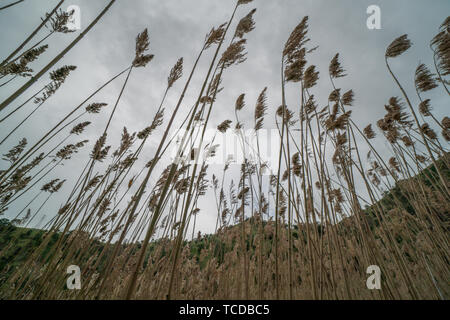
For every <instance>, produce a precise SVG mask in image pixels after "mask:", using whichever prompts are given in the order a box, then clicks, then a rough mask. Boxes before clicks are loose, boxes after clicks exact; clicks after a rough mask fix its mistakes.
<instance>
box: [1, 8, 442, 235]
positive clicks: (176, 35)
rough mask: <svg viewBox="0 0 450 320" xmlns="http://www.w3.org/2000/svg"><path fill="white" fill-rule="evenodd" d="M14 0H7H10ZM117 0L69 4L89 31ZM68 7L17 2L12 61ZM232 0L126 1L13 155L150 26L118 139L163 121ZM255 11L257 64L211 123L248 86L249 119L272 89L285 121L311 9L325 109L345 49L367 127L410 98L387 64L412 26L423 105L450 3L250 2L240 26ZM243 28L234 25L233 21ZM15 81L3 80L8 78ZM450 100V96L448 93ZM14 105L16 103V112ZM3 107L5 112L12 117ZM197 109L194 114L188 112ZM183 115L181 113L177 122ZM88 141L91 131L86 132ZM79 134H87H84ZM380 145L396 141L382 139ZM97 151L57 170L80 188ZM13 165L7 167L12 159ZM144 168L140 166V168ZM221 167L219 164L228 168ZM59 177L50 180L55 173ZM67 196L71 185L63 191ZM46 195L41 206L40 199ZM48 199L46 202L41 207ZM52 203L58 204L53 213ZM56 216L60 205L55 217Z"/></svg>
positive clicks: (117, 126) (89, 40) (404, 59)
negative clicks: (147, 55) (426, 71)
mask: <svg viewBox="0 0 450 320" xmlns="http://www.w3.org/2000/svg"><path fill="white" fill-rule="evenodd" d="M11 1H12V0H7V1H6V0H0V6H3V5H5V4H7V3H9V2H11ZM107 2H108V1H106V0H95V1H92V0H91V1H89V0H67V1H65V3H64V5H63V9H65V8H67V7H68V6H69V5H77V6H79V7H80V9H81V27H82V28H85V27H86V26H87V25H88V24H89V23H90V21H92V19H93V18H94V17H95V16H96V15H97V14H98V13H99V12H100V11H101V10H102V8H103V7H104V6H105V5H106V4H107ZM56 3H57V1H56V0H52V1H47V0H25V1H24V2H23V3H21V4H19V5H16V6H14V7H12V8H9V9H7V10H3V11H0V39H1V46H0V57H1V58H4V57H6V56H7V55H8V54H9V52H11V51H12V50H13V49H15V48H16V47H17V45H18V44H19V43H21V42H22V41H23V40H24V39H25V38H26V37H27V36H28V34H29V33H30V32H31V31H32V30H33V29H34V28H35V27H36V26H37V25H38V24H39V23H40V17H42V16H44V15H45V12H49V11H51V10H52V8H53V7H54V6H55V4H56ZM372 4H375V5H378V6H379V7H380V9H381V30H369V29H368V28H367V27H366V20H367V17H368V15H367V14H366V9H367V7H368V6H369V5H372ZM234 5H235V1H232V0H164V1H157V0H117V1H116V3H115V4H114V5H113V6H112V8H111V9H110V11H109V12H108V13H107V14H106V15H105V16H104V17H103V19H102V20H101V21H100V22H99V23H98V24H97V25H96V26H95V27H94V28H93V29H92V30H91V31H90V32H89V33H88V35H87V36H86V37H85V38H84V39H83V40H82V41H81V42H80V43H79V44H78V45H77V46H75V47H74V48H73V49H72V50H71V51H70V52H69V53H68V54H67V55H66V56H65V57H64V59H63V60H62V61H60V62H59V63H58V64H57V65H56V66H55V68H56V67H60V66H62V65H64V64H67V65H76V66H77V69H76V71H74V72H73V73H72V74H71V75H70V76H69V78H68V79H67V81H66V83H64V85H63V87H62V88H61V89H60V90H58V92H57V93H56V94H55V96H53V97H52V98H51V99H50V100H49V101H48V102H46V104H45V105H43V107H42V112H40V113H39V115H36V116H33V118H32V119H30V121H29V122H27V124H26V126H24V127H23V128H22V129H21V130H19V131H18V132H16V133H15V134H14V135H13V136H12V137H11V138H10V139H9V140H8V141H7V143H5V145H2V146H0V151H1V153H2V154H3V153H6V151H7V150H8V149H9V147H11V146H13V145H14V144H16V143H17V142H18V141H19V140H20V139H21V138H22V137H24V136H26V137H27V138H28V139H29V143H30V144H31V143H33V142H35V141H37V139H39V138H40V137H41V136H42V134H44V133H45V132H46V130H48V128H50V127H51V126H52V125H54V124H56V123H57V122H58V120H59V119H60V118H61V117H62V116H63V115H65V114H66V113H67V112H68V111H69V110H71V109H72V108H73V107H74V106H76V105H77V104H78V103H80V102H81V101H82V100H84V98H85V97H87V96H88V95H89V94H90V93H91V92H92V91H93V90H94V89H96V88H97V87H99V86H100V85H101V84H103V83H104V82H105V81H107V80H108V79H109V78H111V77H112V76H113V75H115V74H116V73H118V72H119V71H121V70H123V69H124V68H125V67H127V66H128V65H129V64H130V62H131V61H132V59H133V57H134V46H135V37H136V35H137V34H138V33H139V32H141V31H143V30H144V29H145V28H148V30H149V34H150V41H151V44H150V52H151V53H153V54H154V55H155V58H154V60H153V61H151V63H150V64H149V65H148V66H147V67H146V68H139V69H137V70H135V71H133V73H132V76H131V78H130V81H129V85H128V86H127V88H126V90H125V93H124V95H123V98H122V100H121V102H120V104H119V106H118V111H117V113H116V115H115V117H114V119H113V123H112V127H111V129H110V133H109V135H108V144H112V145H113V149H114V148H115V147H116V146H117V144H118V142H119V138H120V133H121V131H122V128H123V126H127V128H128V129H129V131H130V132H134V131H139V130H141V129H143V128H144V127H146V126H147V125H149V123H150V122H151V121H152V119H153V116H154V113H155V111H156V108H157V107H158V105H159V102H160V100H161V97H162V95H163V93H164V90H165V86H166V78H167V75H168V72H169V70H170V69H171V68H172V66H173V65H174V63H175V62H176V61H177V59H178V58H179V57H184V62H185V63H184V75H185V76H184V77H183V78H182V79H181V80H180V81H178V82H177V84H176V85H175V87H174V89H173V90H172V91H171V93H170V95H169V97H168V99H167V101H166V103H165V107H166V118H165V120H166V121H167V119H168V116H169V115H170V110H172V108H173V106H174V105H175V104H176V101H177V100H178V97H179V94H180V92H181V89H182V86H183V85H184V80H185V79H186V74H188V73H189V71H190V69H191V67H192V65H193V62H194V59H195V58H196V56H197V54H198V52H199V50H200V48H201V46H202V43H203V40H204V37H205V34H206V33H207V32H208V31H209V30H210V29H211V27H213V26H218V25H219V24H221V23H223V22H225V21H227V20H228V19H229V16H230V14H231V12H232V10H233V8H234ZM252 8H257V11H256V13H255V15H254V19H255V21H256V28H255V30H253V31H252V32H251V33H250V34H248V35H247V41H248V42H247V45H246V49H247V52H248V54H247V61H246V62H245V63H244V64H241V65H239V66H237V67H235V66H233V67H231V68H229V70H227V71H226V73H225V74H224V79H223V82H222V85H223V86H224V88H225V89H224V90H223V92H221V93H220V95H219V97H218V99H217V102H216V104H215V107H214V109H213V113H212V116H211V117H212V118H211V123H210V125H211V127H212V128H215V127H216V125H217V124H219V123H220V122H222V121H223V120H225V119H231V120H234V102H235V100H236V98H237V96H238V95H239V94H241V93H246V104H247V107H246V109H244V110H243V113H242V116H243V118H244V122H245V119H246V121H247V123H249V126H251V125H250V124H252V123H253V120H252V119H253V110H254V105H255V101H256V98H257V96H258V94H259V93H260V91H261V90H262V89H263V88H264V87H266V86H267V87H268V89H267V97H268V100H267V101H268V105H269V114H268V115H267V118H266V121H265V125H266V127H267V128H270V127H273V126H274V122H273V118H274V117H273V111H274V110H276V108H277V106H279V105H280V103H281V97H280V79H279V78H280V76H279V74H280V71H279V69H280V60H281V51H282V48H283V46H284V43H285V41H286V39H287V38H288V36H289V34H290V32H291V31H292V30H293V29H294V27H295V26H296V25H297V24H298V23H299V22H300V21H301V19H302V18H303V16H305V15H308V16H309V18H310V20H309V30H310V31H309V37H310V38H311V45H312V46H316V45H317V46H319V48H318V50H316V51H315V52H314V53H313V54H311V55H310V57H309V63H310V64H315V65H316V66H317V67H318V69H319V71H320V72H321V74H320V76H321V78H320V80H319V82H318V85H317V86H316V87H315V88H314V89H313V93H314V94H315V96H316V97H317V100H318V104H319V106H320V107H322V106H324V105H325V104H326V101H327V97H328V94H329V92H330V91H331V84H330V82H329V79H328V75H327V74H328V72H327V71H328V65H329V61H330V60H331V58H332V57H333V56H334V55H335V54H336V53H337V52H339V53H340V56H341V62H342V64H343V66H344V68H345V69H346V71H347V73H348V76H347V77H345V78H343V79H341V80H339V81H338V83H337V86H338V87H341V88H342V90H344V91H346V90H348V89H353V90H354V92H355V104H354V107H353V108H352V110H353V119H354V121H355V122H356V123H359V124H360V125H361V127H365V126H366V125H367V124H369V123H375V121H376V120H377V119H379V118H381V117H382V116H383V115H384V113H385V110H384V108H383V105H384V104H385V103H386V102H387V100H388V99H389V97H391V96H398V95H400V92H399V90H398V88H397V87H396V86H395V84H394V82H393V80H392V78H391V77H390V76H389V75H388V73H387V70H386V67H385V65H384V53H385V49H386V46H387V45H388V44H389V43H390V42H391V41H392V40H393V39H395V38H396V37H398V36H400V35H402V34H404V33H407V34H408V35H409V38H410V39H411V40H412V42H413V47H412V48H411V49H410V50H409V51H408V52H407V53H406V54H404V55H402V56H401V57H399V58H397V59H395V60H394V61H392V66H393V69H394V71H395V72H396V74H397V75H398V76H399V79H400V81H401V82H402V83H404V84H405V86H406V89H407V92H408V93H409V94H410V97H412V98H413V99H412V100H413V102H414V104H417V98H416V95H415V91H414V88H413V86H412V83H413V79H414V71H415V68H416V66H417V65H418V63H419V62H423V63H425V64H427V65H428V66H431V64H432V55H431V51H430V49H429V47H428V45H429V41H430V39H431V38H432V37H433V36H434V35H435V34H436V33H437V30H438V27H439V25H440V24H441V23H442V22H443V21H444V19H445V18H446V17H447V16H448V15H449V13H450V1H448V0H433V1H425V0H414V1H412V0H394V1H393V0H385V1H379V0H358V1H356V0H340V1H332V0H327V1H325V0H277V1H275V0H254V1H253V2H252V3H250V4H247V5H245V6H241V7H240V8H239V9H238V12H237V19H235V22H237V21H238V20H239V19H240V18H241V17H243V16H245V15H246V14H247V13H248V12H249V11H250V10H251V9H252ZM232 28H234V25H233V27H232ZM46 33H47V31H46V30H42V31H41V32H40V33H39V34H38V35H37V37H36V39H40V38H42V37H44V36H45V35H46ZM78 33H79V31H77V32H75V33H73V34H67V35H64V34H56V35H54V36H52V37H50V38H49V41H48V44H49V46H50V48H49V50H48V51H47V52H46V53H45V54H44V55H43V56H42V58H41V59H39V61H38V62H36V63H33V65H32V68H33V69H34V70H35V71H37V70H40V68H41V67H42V66H43V65H44V63H47V62H48V61H50V60H51V58H52V57H53V56H55V55H56V54H57V53H58V52H59V51H60V50H62V48H64V47H65V46H66V45H67V44H68V43H69V42H70V41H71V40H72V39H73V38H74V37H76V35H78ZM212 52H213V51H212V50H211V51H210V52H208V53H209V55H206V56H205V57H204V59H203V60H202V61H201V65H200V68H199V70H198V72H197V73H196V75H195V76H194V79H193V84H192V85H191V89H190V90H189V91H188V93H187V96H186V98H185V100H184V102H183V104H182V110H183V112H185V111H186V110H188V108H189V107H190V106H191V105H192V104H193V103H194V101H195V99H196V97H197V95H198V89H199V87H200V85H201V81H202V80H203V77H204V75H205V73H206V70H207V69H206V68H207V67H208V64H209V61H210V57H211V56H210V54H211V53H212ZM0 81H1V82H3V81H2V80H0ZM24 82H25V80H23V79H16V80H14V82H13V83H12V84H11V85H9V86H5V87H1V88H0V97H1V98H2V99H4V98H6V97H7V96H8V94H10V93H11V92H13V91H14V90H15V89H17V88H18V87H19V86H20V85H22V84H23V83H24ZM47 82H48V75H46V76H44V77H43V78H42V79H41V80H40V81H39V82H38V83H37V84H35V85H34V86H33V87H32V89H31V90H29V92H26V93H25V94H24V95H22V96H21V97H20V98H19V99H17V100H16V101H15V102H14V103H13V104H12V105H10V106H9V108H8V109H7V110H12V108H13V106H17V105H18V104H19V103H21V102H23V101H25V100H26V98H27V97H29V96H30V95H31V92H34V91H36V90H38V89H39V88H41V87H42V86H43V85H44V84H46V83H47ZM122 83H123V78H121V79H118V80H116V81H115V82H114V83H112V84H111V85H110V86H108V87H107V88H106V89H105V90H104V91H102V92H101V93H100V94H99V95H98V96H97V97H96V98H94V99H93V100H92V102H107V103H109V104H110V105H111V104H113V103H114V101H115V99H116V98H117V95H118V93H119V90H120V87H121V85H122ZM434 91H438V92H436V93H432V94H430V95H427V97H430V98H432V101H433V106H434V110H435V111H436V115H437V117H438V118H439V119H440V118H442V116H443V115H444V114H446V113H447V114H448V107H444V105H445V103H448V99H447V98H446V97H445V96H444V95H443V94H442V90H434ZM298 99H299V98H298V87H297V86H295V85H291V84H290V85H288V103H287V104H288V106H289V107H291V109H293V110H295V106H296V105H297V103H298ZM444 99H446V100H444ZM32 107H33V104H29V105H28V107H27V108H24V110H22V111H21V112H18V113H17V115H16V116H15V117H13V118H11V119H10V121H9V122H8V124H6V125H5V124H2V125H1V127H0V135H1V137H2V138H3V137H4V136H5V135H6V134H7V133H8V131H9V130H10V129H11V128H12V127H14V126H15V125H16V124H17V123H18V122H20V119H21V118H22V117H24V115H26V114H27V113H28V112H30V110H31V108H32ZM7 110H6V111H7ZM4 113H5V112H3V113H2V114H1V115H3V114H4ZM183 114H185V113H183ZM106 118H107V117H106V113H105V112H104V113H102V114H101V115H99V116H93V117H91V119H88V120H90V121H92V122H93V125H91V126H90V127H89V128H88V130H87V136H88V139H90V142H91V144H90V145H89V146H88V147H87V148H86V152H88V151H90V150H91V148H92V144H93V143H94V142H95V140H96V139H97V137H98V136H99V134H101V132H102V130H103V128H104V125H105V123H106V120H107V119H106ZM180 120H182V119H181V117H179V118H177V121H180ZM158 137H159V136H158V135H155V136H154V138H153V139H151V141H150V142H149V145H148V147H147V149H146V153H144V159H143V160H144V161H148V160H149V159H151V157H152V154H153V153H154V150H155V148H156V147H157V143H158V142H159V141H158ZM78 140H79V139H78ZM75 141H76V140H75ZM379 147H380V148H387V145H384V144H383V142H382V140H380V144H379ZM85 157H86V153H80V154H79V155H77V157H76V158H75V159H73V160H72V161H70V162H67V163H66V164H65V165H64V166H63V167H61V168H59V169H58V171H57V172H56V174H55V176H58V177H62V178H67V179H68V183H67V184H66V185H65V187H64V189H63V190H62V191H65V192H68V191H70V189H71V188H72V186H73V183H74V181H73V178H74V177H75V176H77V175H78V174H79V173H80V170H81V169H82V166H83V164H84V160H83V159H84V158H85ZM1 166H2V167H0V168H4V166H5V163H2V164H1ZM140 168H141V164H139V165H138V166H136V169H135V171H138V170H140ZM218 168H220V167H217V168H213V170H216V169H218ZM50 178H51V177H49V178H48V179H45V181H48V180H50ZM61 194H64V192H61ZM29 199H30V198H26V197H24V198H23V200H22V201H19V202H18V203H17V205H16V206H13V207H11V210H10V211H9V212H8V213H7V214H6V216H8V217H10V216H13V215H14V212H17V209H19V210H20V209H21V208H22V207H23V206H24V204H25V203H26V202H27V201H29ZM63 199H64V198H63V197H61V198H58V199H56V198H55V199H53V202H52V203H49V204H48V208H54V207H56V208H57V206H58V205H59V204H60V203H61V202H62V201H63ZM37 203H41V202H37ZM35 206H36V204H35ZM201 208H202V211H201V214H200V215H199V217H198V226H199V227H200V229H201V230H202V231H203V232H210V231H211V230H213V228H214V225H215V219H216V211H215V210H214V208H215V203H214V202H213V198H212V196H211V194H208V196H207V197H205V198H204V199H203V200H202V203H201ZM48 211H51V210H48ZM48 215H49V216H50V215H51V212H49V213H48Z"/></svg>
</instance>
